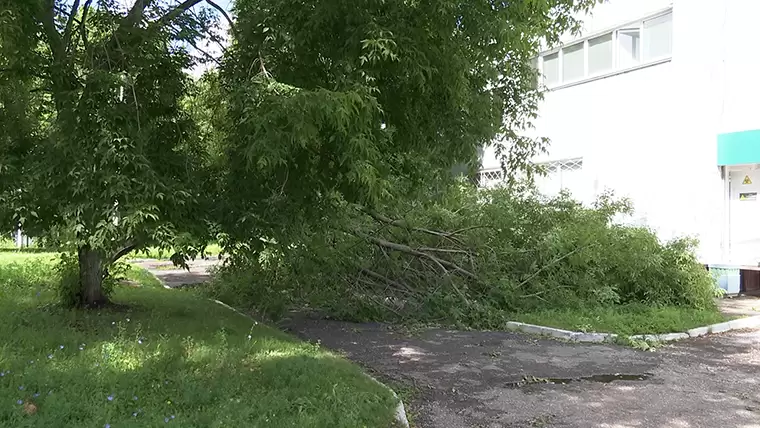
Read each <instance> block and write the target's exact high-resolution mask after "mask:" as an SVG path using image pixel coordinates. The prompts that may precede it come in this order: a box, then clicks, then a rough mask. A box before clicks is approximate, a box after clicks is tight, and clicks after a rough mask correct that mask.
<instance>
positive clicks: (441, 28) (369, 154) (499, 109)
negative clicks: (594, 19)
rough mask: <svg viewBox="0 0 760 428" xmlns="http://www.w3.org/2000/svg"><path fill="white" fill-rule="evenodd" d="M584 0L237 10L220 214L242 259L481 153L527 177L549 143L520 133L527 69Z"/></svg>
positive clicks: (524, 124)
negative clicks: (494, 150)
mask: <svg viewBox="0 0 760 428" xmlns="http://www.w3.org/2000/svg"><path fill="white" fill-rule="evenodd" d="M597 2H598V1H597V0H540V1H508V2H507V1H464V2H462V1H458V0H407V1H384V0H324V1H292V0H237V1H236V3H235V12H236V15H237V22H236V24H235V25H236V26H235V30H234V31H233V45H232V47H231V48H230V49H229V50H228V51H227V55H226V57H225V62H224V65H223V67H222V73H221V88H222V89H221V92H222V94H223V96H222V99H224V100H225V102H223V103H218V104H217V105H220V106H223V107H224V109H225V110H226V111H225V114H224V115H223V117H224V118H226V121H227V122H226V123H227V125H226V126H222V128H223V130H224V132H223V134H225V135H226V137H224V138H225V141H226V142H225V144H223V145H222V146H223V147H224V149H225V153H226V160H227V164H226V165H225V166H224V167H223V168H220V169H221V170H222V171H224V172H223V174H221V176H222V181H223V182H226V184H225V185H223V186H222V189H221V190H220V191H221V192H222V193H224V194H225V195H226V197H225V198H224V200H225V204H224V212H221V213H220V214H219V216H218V218H219V219H222V221H223V222H224V224H225V229H226V230H227V231H228V232H230V233H231V234H232V237H233V240H240V241H243V242H245V241H248V242H245V244H246V245H244V247H250V246H253V247H254V248H255V247H257V246H258V247H260V246H261V242H262V241H261V240H259V239H258V238H259V237H260V236H261V235H262V234H263V235H266V236H268V237H273V238H275V240H276V241H277V242H279V243H280V244H286V243H287V242H286V241H287V239H288V238H287V235H288V234H289V233H290V232H291V231H292V230H293V229H294V228H296V227H298V226H299V225H303V224H306V223H316V224H317V225H318V227H319V225H320V224H321V225H325V224H326V223H327V222H326V220H325V217H326V216H327V217H329V216H330V215H331V212H334V210H336V209H342V208H341V207H342V206H345V205H346V204H355V205H359V206H360V207H363V208H361V209H363V210H365V211H369V210H372V209H381V208H382V206H383V205H384V204H385V203H386V202H388V201H389V200H393V199H396V198H406V197H408V195H409V194H410V192H412V191H413V189H414V188H415V187H420V186H422V187H427V186H430V183H431V182H433V181H434V179H435V178H436V177H441V176H445V175H446V174H449V173H450V171H451V168H452V167H453V166H455V165H462V164H465V165H470V166H473V167H477V164H478V153H479V149H481V148H482V147H483V146H486V145H489V144H492V143H496V144H497V145H498V152H499V153H500V155H501V160H502V163H503V166H504V169H505V170H506V171H507V172H508V173H509V174H510V176H511V177H515V176H518V175H524V174H522V173H528V175H529V174H530V173H531V172H532V170H533V166H532V164H531V162H530V160H531V158H533V157H534V156H535V155H536V154H537V153H539V152H540V151H541V150H544V149H545V148H546V143H547V142H546V141H545V140H543V139H535V138H528V137H526V136H525V134H524V133H523V131H525V130H527V129H528V128H530V127H531V126H532V124H531V121H532V120H533V119H534V118H535V115H536V110H537V106H538V102H539V101H540V99H541V88H540V87H539V85H538V84H537V81H538V78H537V77H538V76H537V73H536V69H535V66H534V65H533V64H534V61H533V60H534V59H535V56H536V55H537V52H538V51H539V50H540V46H541V44H542V43H545V44H548V45H552V44H554V43H556V42H557V41H558V39H559V37H560V35H562V34H563V33H565V32H569V31H575V30H577V29H578V28H579V25H580V21H579V20H578V19H579V18H581V17H582V16H583V15H584V14H585V13H586V12H588V11H589V10H590V9H591V8H592V7H593V6H594V5H595V4H596V3H597ZM251 225H255V226H256V228H257V233H253V234H252V233H251ZM295 239H298V238H295Z"/></svg>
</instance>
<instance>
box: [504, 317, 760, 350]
mask: <svg viewBox="0 0 760 428" xmlns="http://www.w3.org/2000/svg"><path fill="white" fill-rule="evenodd" d="M506 327H507V330H510V331H520V332H522V333H528V334H538V335H541V336H549V337H554V338H557V339H562V340H568V341H571V342H580V343H604V342H612V341H614V340H615V339H617V338H618V335H617V334H613V333H583V332H580V331H569V330H561V329H558V328H552V327H544V326H541V325H535V324H526V323H522V322H515V321H509V322H507V324H506ZM759 327H760V315H756V316H752V317H747V318H739V319H736V320H732V321H727V322H722V323H718V324H712V325H708V326H705V327H697V328H693V329H691V330H688V331H685V332H682V333H667V334H636V335H633V336H628V339H630V340H645V341H648V342H673V341H676V340H682V339H689V338H692V337H700V336H705V335H707V334H715V333H724V332H727V331H731V330H743V329H747V328H759Z"/></svg>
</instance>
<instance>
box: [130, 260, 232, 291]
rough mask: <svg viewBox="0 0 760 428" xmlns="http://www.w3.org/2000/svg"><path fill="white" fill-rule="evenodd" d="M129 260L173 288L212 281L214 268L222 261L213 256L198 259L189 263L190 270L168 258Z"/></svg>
mask: <svg viewBox="0 0 760 428" xmlns="http://www.w3.org/2000/svg"><path fill="white" fill-rule="evenodd" d="M129 262H130V263H132V264H135V265H137V266H140V267H141V268H143V269H145V270H147V271H148V272H150V273H152V274H153V275H154V276H155V277H156V278H158V279H159V280H160V281H161V282H163V283H164V284H165V285H166V286H167V287H171V288H181V287H186V286H192V285H197V284H202V283H204V282H208V281H210V280H211V273H212V271H213V268H214V267H215V266H217V265H218V264H219V263H220V261H219V260H218V259H217V258H216V257H211V258H209V259H208V260H203V259H197V260H193V261H191V262H189V263H188V266H189V267H190V270H185V269H182V268H178V267H176V266H174V263H172V262H170V261H168V260H155V259H132V260H129Z"/></svg>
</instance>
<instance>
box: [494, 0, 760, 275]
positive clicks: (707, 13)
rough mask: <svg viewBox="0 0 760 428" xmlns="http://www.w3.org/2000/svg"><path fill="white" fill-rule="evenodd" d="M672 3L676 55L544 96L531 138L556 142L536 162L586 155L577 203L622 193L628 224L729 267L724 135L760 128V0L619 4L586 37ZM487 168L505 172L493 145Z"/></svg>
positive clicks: (605, 10)
mask: <svg viewBox="0 0 760 428" xmlns="http://www.w3.org/2000/svg"><path fill="white" fill-rule="evenodd" d="M668 7H672V9H673V20H672V32H673V33H672V34H673V40H672V58H671V59H670V60H666V61H661V62H658V63H657V64H655V65H651V66H648V67H644V68H639V69H635V70H632V71H629V72H625V73H620V74H615V75H612V76H609V77H605V78H601V79H597V80H593V81H588V82H585V83H580V84H575V85H570V86H566V87H559V88H557V89H554V90H550V91H549V92H547V93H546V95H545V99H544V102H543V103H542V105H541V107H540V110H539V119H538V120H537V122H536V129H535V130H532V131H530V132H531V133H533V134H535V135H536V136H546V137H549V138H550V139H551V141H552V144H551V148H550V151H549V154H548V155H547V156H543V157H541V158H538V159H536V160H535V161H536V162H546V161H553V160H559V159H569V158H582V159H583V169H582V179H580V180H575V181H574V182H573V187H572V188H571V189H569V190H571V191H572V192H573V193H574V194H576V196H578V197H579V198H581V199H583V200H585V201H591V200H593V198H594V197H595V195H597V194H599V193H600V192H602V191H604V190H605V189H611V190H614V192H615V193H616V194H618V195H620V196H627V197H630V198H631V199H632V200H633V202H634V204H635V207H636V214H635V215H634V216H633V218H631V219H629V221H630V222H632V223H636V224H641V225H646V226H649V227H652V228H653V229H655V230H656V231H657V232H658V234H659V235H660V237H661V238H663V239H670V238H672V237H675V236H682V235H692V236H695V237H697V238H699V239H700V241H701V247H700V249H699V255H700V257H701V258H702V259H703V260H705V261H706V262H708V261H709V262H712V261H715V262H717V261H725V260H726V259H727V258H730V257H731V255H730V252H729V239H728V236H729V235H730V233H729V231H730V227H731V226H730V225H729V224H728V218H729V215H728V209H729V208H728V207H729V205H728V196H727V185H726V183H725V182H724V180H723V179H722V175H721V174H722V173H721V169H720V168H719V167H718V163H717V146H716V144H717V143H716V139H717V135H718V134H719V133H723V132H733V131H741V130H749V129H760V113H758V108H757V106H756V104H757V101H756V100H760V83H759V82H757V81H758V80H759V79H760V56H757V55H754V54H751V53H752V52H753V50H752V49H751V48H752V47H753V46H752V45H753V44H755V42H754V41H753V39H754V36H753V35H752V32H753V31H754V30H753V28H754V27H755V22H754V20H755V17H757V16H759V12H760V2H758V1H753V0H720V1H710V0H674V1H670V0H610V1H609V2H608V3H606V4H603V5H601V6H599V7H598V8H597V9H596V10H595V12H594V14H593V16H591V17H587V18H586V20H585V24H584V33H583V34H582V36H591V35H593V34H594V33H598V32H603V31H605V30H609V29H611V28H612V27H616V26H620V25H623V24H626V23H627V22H630V21H634V20H637V19H641V18H644V17H646V16H647V15H651V14H653V13H657V12H658V11H662V10H664V9H666V8H668ZM576 38H577V37H576ZM572 40H573V38H572V37H571V36H566V37H564V38H563V42H565V43H566V45H567V44H569V43H570V42H572ZM758 144H760V143H758ZM483 166H484V168H493V167H498V162H496V160H495V158H494V156H493V152H492V149H486V152H485V157H484V162H483Z"/></svg>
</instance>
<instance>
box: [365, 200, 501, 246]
mask: <svg viewBox="0 0 760 428" xmlns="http://www.w3.org/2000/svg"><path fill="white" fill-rule="evenodd" d="M359 210H360V211H361V212H363V213H365V214H367V215H368V216H370V217H372V218H374V219H375V220H377V221H379V222H380V223H385V224H389V225H391V226H396V227H400V228H402V229H406V230H412V231H415V232H421V233H426V234H428V235H433V236H439V237H441V238H444V239H448V240H449V241H451V242H454V243H455V244H457V245H462V246H464V243H463V242H462V241H460V240H459V239H458V238H455V237H454V235H456V234H457V233H461V232H463V231H466V230H469V229H470V228H467V229H461V230H458V231H455V232H441V231H438V230H431V229H426V228H424V227H414V226H411V225H410V224H409V223H407V222H406V221H405V220H394V219H392V218H390V217H386V216H384V215H383V214H380V213H379V212H377V211H374V210H371V209H368V208H366V207H359ZM476 227H486V226H473V227H472V228H476Z"/></svg>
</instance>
